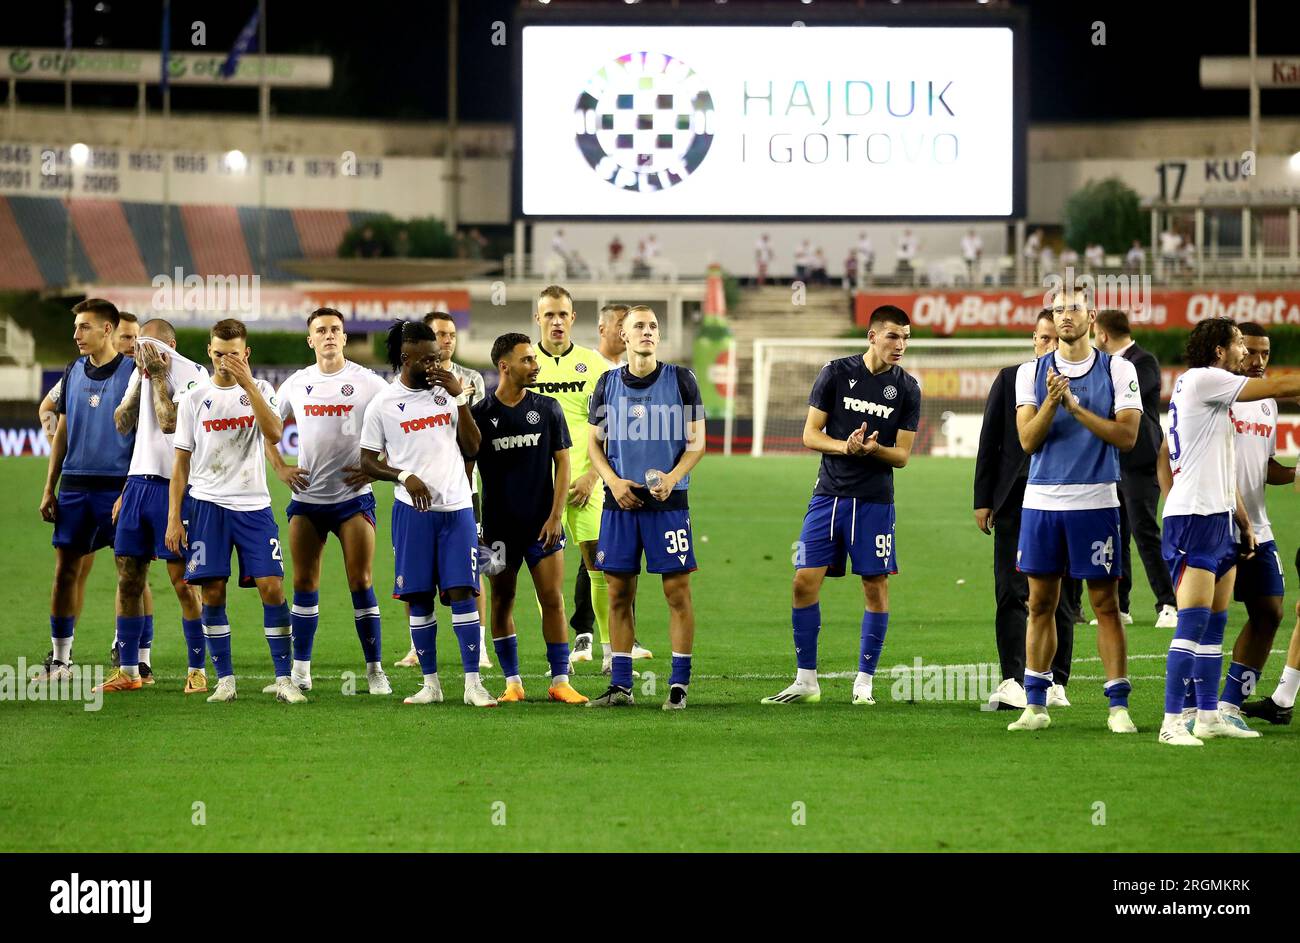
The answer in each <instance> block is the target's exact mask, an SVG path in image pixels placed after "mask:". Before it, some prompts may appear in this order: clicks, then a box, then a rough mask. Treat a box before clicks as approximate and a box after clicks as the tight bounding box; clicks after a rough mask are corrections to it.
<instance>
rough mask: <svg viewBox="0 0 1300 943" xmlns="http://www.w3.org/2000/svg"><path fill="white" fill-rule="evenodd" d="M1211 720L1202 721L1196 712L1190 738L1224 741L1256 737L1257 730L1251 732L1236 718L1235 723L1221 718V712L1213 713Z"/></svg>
mask: <svg viewBox="0 0 1300 943" xmlns="http://www.w3.org/2000/svg"><path fill="white" fill-rule="evenodd" d="M1213 718H1214V719H1213V720H1208V721H1207V720H1202V719H1201V715H1200V713H1199V712H1197V715H1196V723H1195V725H1194V726H1193V727H1192V736H1193V737H1198V738H1200V739H1201V740H1213V739H1216V738H1222V739H1224V740H1254V739H1255V738H1256V737H1258V736H1259V735H1260V734H1259V731H1258V730H1251V729H1250V728H1249V727H1247V726H1246V722H1245V721H1244V720H1242V719H1241V718H1240V717H1238V718H1236V720H1237V723H1235V724H1234V723H1232V721H1231V720H1229V719H1228V718H1227V717H1225V716H1223V711H1221V710H1220V711H1215V712H1214V714H1213Z"/></svg>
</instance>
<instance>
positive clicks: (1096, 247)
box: [1083, 242, 1106, 270]
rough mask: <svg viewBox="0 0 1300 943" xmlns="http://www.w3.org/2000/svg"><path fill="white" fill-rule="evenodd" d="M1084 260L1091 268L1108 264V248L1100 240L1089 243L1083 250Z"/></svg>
mask: <svg viewBox="0 0 1300 943" xmlns="http://www.w3.org/2000/svg"><path fill="white" fill-rule="evenodd" d="M1083 260H1084V262H1086V263H1087V264H1088V268H1089V270H1092V269H1099V268H1101V267H1102V266H1104V265H1105V264H1106V250H1105V248H1104V247H1103V246H1102V244H1101V243H1100V242H1092V243H1089V244H1088V246H1087V247H1086V248H1085V249H1084V250H1083Z"/></svg>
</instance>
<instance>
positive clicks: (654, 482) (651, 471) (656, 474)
mask: <svg viewBox="0 0 1300 943" xmlns="http://www.w3.org/2000/svg"><path fill="white" fill-rule="evenodd" d="M663 480H664V473H663V472H661V471H660V470H659V469H657V468H648V469H646V473H645V486H646V487H647V488H649V489H650V490H651V491H654V489H656V488H658V487H659V484H660V482H662V481H663Z"/></svg>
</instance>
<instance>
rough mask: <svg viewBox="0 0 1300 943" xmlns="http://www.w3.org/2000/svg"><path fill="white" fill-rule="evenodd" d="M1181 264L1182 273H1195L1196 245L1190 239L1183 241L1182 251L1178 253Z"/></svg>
mask: <svg viewBox="0 0 1300 943" xmlns="http://www.w3.org/2000/svg"><path fill="white" fill-rule="evenodd" d="M1180 255H1181V258H1182V263H1183V271H1184V272H1188V273H1191V272H1195V271H1196V243H1194V242H1192V240H1191V239H1187V240H1184V242H1183V251H1182V252H1181V253H1180Z"/></svg>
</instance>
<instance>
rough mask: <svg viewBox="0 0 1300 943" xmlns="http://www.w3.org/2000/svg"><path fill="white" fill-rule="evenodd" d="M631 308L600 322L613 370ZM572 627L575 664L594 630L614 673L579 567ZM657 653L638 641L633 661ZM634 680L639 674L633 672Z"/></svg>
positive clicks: (615, 309) (605, 312) (620, 360)
mask: <svg viewBox="0 0 1300 943" xmlns="http://www.w3.org/2000/svg"><path fill="white" fill-rule="evenodd" d="M627 312H628V306H627V305H625V304H607V305H604V306H603V307H602V308H601V309H600V316H599V320H598V321H597V323H596V331H597V333H598V334H599V336H600V341H599V343H597V344H596V353H598V354H600V356H601V357H603V358H604V360H605V363H607V364H609V368H610V369H614V368H617V367H621V366H622V365H623V364H624V363H626V362H627V357H626V356H625V355H626V353H627V341H625V340H624V339H623V318H624V317H625V316H626V315H627ZM635 610H636V607H635V605H634V606H633V612H632V621H633V629H634V630H635V628H636V625H635V623H636V611H635ZM569 627H570V628H572V629H573V631H574V635H575V639H574V648H575V652H576V657H574V658H573V661H574V662H579V661H590V660H591V647H592V643H593V630H598V631H599V633H600V647H601V651H602V658H601V671H602V672H603V673H605V674H609V672H610V655H611V653H612V652H613V648H612V646H611V645H610V643H609V620H608V619H606V620H605V621H604V622H602V623H601V624H600V625H599V626H597V625H596V612H595V610H594V609H593V608H592V603H591V576H590V575H589V574H588V572H587V568H586V567H585V566H580V567H578V576H577V579H576V581H575V583H574V587H573V617H572V618H571V619H569ZM653 657H654V653H653V652H651V651H650V650H649V649H647V648H643V647H642V646H641V642H640V641H639V640H637V639H636V638H635V637H634V638H633V640H632V659H633V661H635V660H636V659H638V658H653ZM632 674H633V676H636V675H637V672H635V671H634V672H632Z"/></svg>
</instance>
